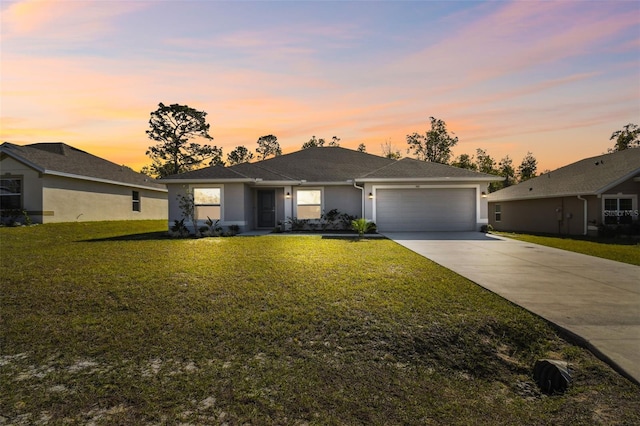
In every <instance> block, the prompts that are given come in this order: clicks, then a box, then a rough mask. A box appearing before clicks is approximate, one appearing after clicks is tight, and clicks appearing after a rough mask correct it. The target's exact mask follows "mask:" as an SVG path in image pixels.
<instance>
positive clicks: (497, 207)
mask: <svg viewBox="0 0 640 426" xmlns="http://www.w3.org/2000/svg"><path fill="white" fill-rule="evenodd" d="M494 213H495V218H496V222H500V221H501V220H502V206H501V205H500V204H496V205H495V210H494Z"/></svg>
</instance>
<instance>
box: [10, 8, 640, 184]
mask: <svg viewBox="0 0 640 426" xmlns="http://www.w3.org/2000/svg"><path fill="white" fill-rule="evenodd" d="M0 7H1V15H2V18H1V19H2V22H1V24H2V29H1V31H2V32H1V56H0V62H1V100H0V102H1V105H0V118H1V121H0V140H1V141H8V142H12V143H16V144H20V145H22V144H29V143H35V142H58V141H60V142H65V143H67V144H69V145H72V146H75V147H77V148H80V149H83V150H85V151H88V152H90V153H92V154H95V155H98V156H101V157H104V158H106V159H108V160H111V161H113V162H116V163H118V164H126V165H128V166H130V167H132V168H134V169H136V170H139V169H140V168H141V167H142V166H143V165H145V164H149V162H150V160H149V159H148V158H147V157H146V156H145V151H146V149H147V148H148V147H149V146H150V145H152V144H153V141H151V140H149V139H148V138H147V136H146V134H145V130H147V129H148V120H149V113H150V112H151V111H153V110H155V109H156V108H157V105H158V103H159V102H163V103H165V104H172V103H180V104H187V105H189V106H191V107H193V108H196V109H198V110H204V111H206V112H207V113H208V116H207V119H208V122H209V123H210V124H211V131H210V133H211V136H213V137H214V140H213V141H212V142H209V143H212V144H214V145H218V146H222V147H223V148H224V153H225V157H226V154H227V153H228V152H229V151H231V150H232V149H233V148H234V147H236V146H238V145H245V146H246V147H247V148H250V149H252V150H253V149H255V147H256V140H257V139H258V137H260V136H262V135H267V134H274V135H276V136H277V137H278V141H279V142H280V145H281V147H282V148H283V151H284V152H285V153H286V152H291V151H294V150H298V149H299V148H300V146H301V145H302V144H303V143H304V142H306V141H308V140H309V139H310V138H311V136H316V137H318V138H325V139H327V140H330V139H331V137H332V136H334V135H335V136H338V137H339V138H341V142H340V143H341V146H344V147H348V148H356V147H357V146H358V145H359V144H360V143H364V144H365V145H366V146H367V151H368V152H370V153H374V154H380V153H381V144H383V143H385V142H390V143H391V144H392V145H394V146H395V147H396V148H397V149H400V150H401V151H402V152H403V153H404V155H407V154H406V153H405V151H406V148H407V143H406V135H407V134H410V133H413V132H425V131H426V130H428V128H429V124H428V123H429V116H435V117H437V118H440V119H442V120H444V121H445V122H446V123H447V126H448V129H449V130H450V131H451V132H453V133H455V135H456V136H458V137H459V140H460V142H459V144H458V145H457V146H456V147H455V149H454V154H455V155H459V154H462V153H468V154H475V150H476V148H483V149H485V150H486V151H487V152H488V153H489V154H490V155H491V156H493V157H494V158H495V159H496V160H500V159H501V158H502V157H503V156H505V155H509V156H510V157H511V158H512V159H513V162H514V165H516V166H517V165H518V164H519V163H520V161H521V160H522V158H523V157H524V156H525V155H526V153H527V151H531V152H532V153H533V154H534V156H535V157H536V158H537V159H538V171H539V172H540V171H543V170H545V169H555V168H557V167H560V166H563V165H566V164H568V163H571V162H574V161H577V160H579V159H581V158H585V157H588V156H593V155H598V154H601V153H603V152H605V151H606V150H607V149H608V148H609V147H611V146H613V142H611V141H609V137H610V136H611V133H612V132H614V131H615V130H619V129H621V128H622V127H623V126H624V125H625V124H627V123H629V122H632V123H636V124H640V2H638V1H513V2H506V1H500V2H478V1H467V2H463V1H458V2H452V1H448V2H436V1H414V2H400V1H387V2H364V1H353V2H327V1H318V2H306V1H304V2H303V1H299V2H242V1H236V2H219V1H152V2H146V1H116V0H111V1H97V0H96V1H89V0H86V1H33V0H27V1H7V0H3V1H2V3H1V6H0Z"/></svg>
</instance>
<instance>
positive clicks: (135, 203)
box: [131, 191, 140, 212]
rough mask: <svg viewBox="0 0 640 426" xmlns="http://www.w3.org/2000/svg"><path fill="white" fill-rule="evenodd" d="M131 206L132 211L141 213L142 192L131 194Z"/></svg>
mask: <svg viewBox="0 0 640 426" xmlns="http://www.w3.org/2000/svg"><path fill="white" fill-rule="evenodd" d="M131 204H132V210H133V211H134V212H139V211H140V192H139V191H133V192H131Z"/></svg>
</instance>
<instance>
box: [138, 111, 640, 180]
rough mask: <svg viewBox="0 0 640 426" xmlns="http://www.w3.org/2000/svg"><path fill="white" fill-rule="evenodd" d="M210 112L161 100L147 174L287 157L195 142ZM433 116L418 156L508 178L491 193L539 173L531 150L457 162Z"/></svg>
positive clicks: (618, 137) (387, 149)
mask: <svg viewBox="0 0 640 426" xmlns="http://www.w3.org/2000/svg"><path fill="white" fill-rule="evenodd" d="M206 116H207V113H206V112H204V111H198V110H196V109H194V108H191V107H189V106H187V105H179V104H172V105H164V104H163V103H160V104H158V109H156V110H155V111H153V112H151V117H150V119H149V130H147V131H146V134H147V136H148V137H149V139H151V140H154V141H156V142H157V144H156V145H153V146H150V147H149V148H148V149H147V151H146V153H145V155H147V156H149V158H150V159H151V164H150V165H148V166H145V167H143V169H142V173H145V174H147V175H149V176H154V177H167V176H171V175H174V174H178V173H184V172H187V171H190V170H194V169H197V168H199V167H202V166H203V165H204V166H206V165H209V166H216V165H221V166H224V165H229V166H232V165H235V164H241V163H246V162H250V161H252V160H253V159H256V160H258V161H261V160H265V159H267V158H269V157H273V156H278V155H282V149H281V148H280V144H279V142H278V138H277V137H276V136H274V135H271V134H270V135H264V136H260V137H259V138H258V140H257V141H256V144H257V148H256V150H255V153H256V155H255V156H254V153H253V152H252V151H251V150H249V149H248V148H247V147H246V146H243V145H241V146H237V147H236V148H234V149H233V150H232V151H231V152H229V153H228V154H227V156H226V161H225V159H224V157H223V151H222V148H221V147H218V146H216V145H209V144H199V143H195V142H193V141H192V140H193V139H194V138H198V137H200V138H204V139H206V140H213V137H211V135H210V134H209V128H210V125H209V124H208V123H207V121H206ZM429 120H430V125H431V128H430V129H429V130H427V131H426V132H425V133H424V134H420V133H412V134H410V135H407V137H406V139H407V144H408V148H407V151H406V152H407V153H408V154H412V155H413V156H414V157H415V158H416V159H418V160H422V161H430V162H434V163H441V164H447V165H450V166H454V167H460V168H463V169H469V170H474V171H478V172H482V173H488V174H493V175H497V176H502V177H504V178H505V179H504V181H502V182H495V183H493V184H492V185H491V187H490V188H489V190H490V191H495V190H497V189H501V188H504V187H507V186H510V185H513V184H515V183H517V182H523V181H525V180H527V179H531V178H532V177H535V176H536V172H537V160H536V158H535V157H534V156H533V154H532V153H531V152H527V155H526V156H525V157H524V158H523V159H522V162H521V163H520V164H519V165H518V167H517V168H515V167H514V165H513V160H512V159H511V158H510V157H509V155H506V156H505V157H503V158H502V159H501V160H500V161H496V160H495V159H494V158H492V157H491V156H490V155H489V154H488V153H487V152H486V150H484V149H482V148H478V149H476V153H475V157H474V156H473V155H469V154H460V155H459V156H458V157H455V158H454V159H453V161H452V148H453V147H455V146H456V145H457V143H458V137H457V136H455V135H454V134H453V133H449V131H448V130H447V125H446V123H445V122H444V121H443V120H440V119H437V118H435V117H429ZM639 137H640V128H639V127H638V126H637V125H635V124H632V123H629V124H627V125H626V126H624V127H623V129H622V130H618V131H616V132H614V133H613V134H612V135H611V138H610V140H615V145H614V147H613V148H611V149H609V152H612V151H621V150H624V149H629V148H636V147H640V140H639ZM339 143H340V138H339V137H337V136H333V137H332V138H331V139H330V140H329V141H328V142H327V141H326V140H325V139H324V138H316V136H312V137H311V139H309V140H308V141H307V142H304V143H303V144H302V147H301V149H308V148H315V147H324V146H329V147H337V146H340V144H339ZM381 148H382V153H383V156H384V157H387V158H391V159H395V160H399V159H400V158H402V154H401V152H400V150H399V149H397V148H395V147H394V146H393V145H391V143H390V142H388V141H387V142H386V143H384V144H382V145H381ZM357 150H358V151H360V152H366V150H367V148H366V146H365V145H364V144H362V143H361V144H360V145H359V146H358V148H357Z"/></svg>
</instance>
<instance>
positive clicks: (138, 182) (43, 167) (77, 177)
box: [0, 142, 167, 223]
mask: <svg viewBox="0 0 640 426" xmlns="http://www.w3.org/2000/svg"><path fill="white" fill-rule="evenodd" d="M0 187H1V188H0V210H1V211H2V216H3V219H4V220H10V219H11V217H17V219H18V221H22V220H23V219H22V213H21V212H22V211H26V212H27V214H28V215H29V217H30V218H31V220H32V221H33V222H34V223H50V222H73V221H97V220H129V219H166V218H167V189H166V187H165V186H164V185H162V184H160V183H158V182H157V181H156V180H155V179H152V178H149V177H147V176H145V175H143V174H141V173H136V172H134V171H133V170H131V169H129V168H128V167H124V166H119V165H117V164H115V163H112V162H109V161H107V160H104V159H102V158H99V157H96V156H94V155H91V154H88V153H86V152H84V151H81V150H79V149H76V148H74V147H72V146H69V145H66V144H64V143H35V144H31V145H24V146H20V145H14V144H11V143H8V142H5V143H3V144H2V145H0ZM16 215H17V216H16Z"/></svg>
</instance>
